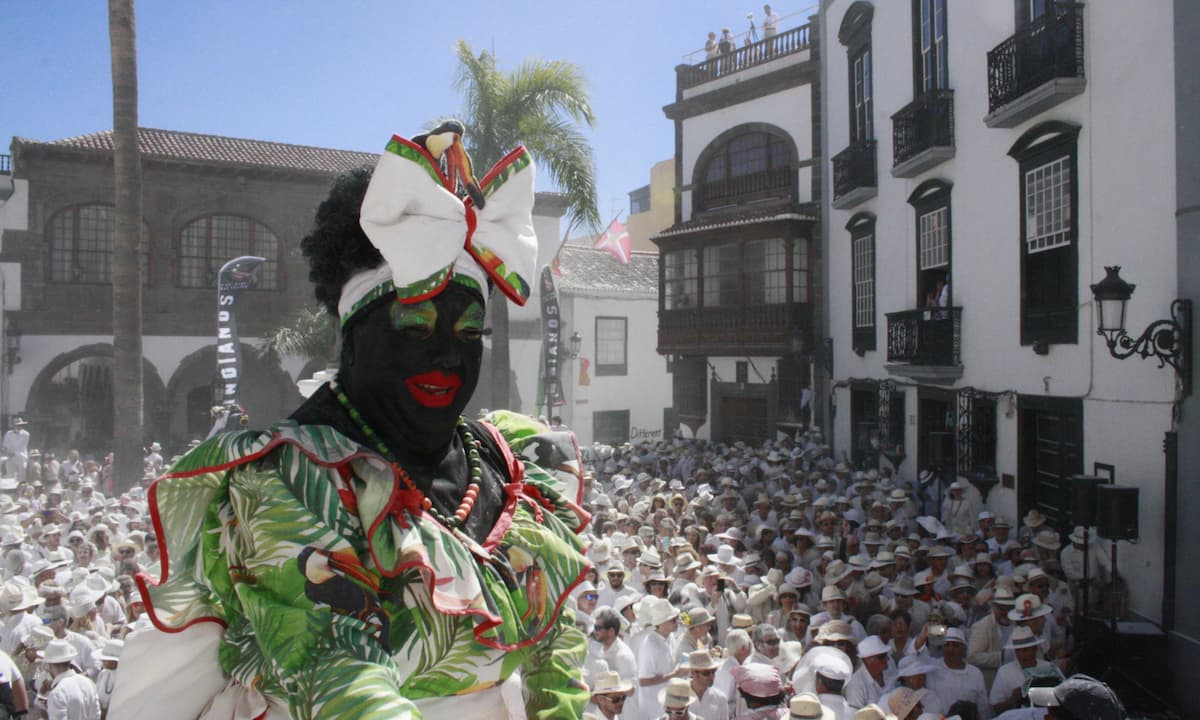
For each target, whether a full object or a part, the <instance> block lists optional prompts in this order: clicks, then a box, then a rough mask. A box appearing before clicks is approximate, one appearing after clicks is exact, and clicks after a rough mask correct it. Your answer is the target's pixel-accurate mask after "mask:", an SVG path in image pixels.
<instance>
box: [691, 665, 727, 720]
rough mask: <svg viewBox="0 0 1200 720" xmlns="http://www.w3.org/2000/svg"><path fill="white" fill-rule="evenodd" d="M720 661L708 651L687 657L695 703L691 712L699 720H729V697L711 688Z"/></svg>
mask: <svg viewBox="0 0 1200 720" xmlns="http://www.w3.org/2000/svg"><path fill="white" fill-rule="evenodd" d="M719 667H721V661H720V660H718V659H717V658H715V657H713V656H712V653H710V652H709V651H708V650H695V651H693V652H692V653H690V654H689V655H688V657H687V668H688V671H689V672H690V674H691V678H690V680H691V686H692V692H693V693H694V694H695V695H696V702H695V703H694V704H693V705H692V707H691V711H692V712H693V713H694V714H695V715H696V717H699V718H700V719H701V720H729V696H728V695H726V694H725V693H723V692H721V691H720V690H719V689H717V688H715V687H713V682H714V681H715V680H716V676H717V668H719Z"/></svg>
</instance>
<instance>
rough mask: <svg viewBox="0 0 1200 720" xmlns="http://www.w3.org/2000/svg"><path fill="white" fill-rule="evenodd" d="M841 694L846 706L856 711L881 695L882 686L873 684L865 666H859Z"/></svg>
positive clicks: (873, 679)
mask: <svg viewBox="0 0 1200 720" xmlns="http://www.w3.org/2000/svg"><path fill="white" fill-rule="evenodd" d="M843 692H844V693H845V695H846V704H848V705H849V706H850V707H852V708H854V709H855V710H858V709H860V708H862V707H863V706H866V705H870V704H871V703H873V702H875V701H876V700H877V699H878V698H879V696H880V695H882V694H883V686H882V685H880V684H879V683H877V682H875V678H873V677H871V673H869V672H868V671H867V666H866V665H861V664H860V665H859V666H858V669H857V670H855V671H854V674H853V675H851V676H850V680H849V681H848V682H847V683H846V688H845V690H844V691H843Z"/></svg>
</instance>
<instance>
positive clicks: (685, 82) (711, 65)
mask: <svg viewBox="0 0 1200 720" xmlns="http://www.w3.org/2000/svg"><path fill="white" fill-rule="evenodd" d="M808 47H809V45H808V25H801V26H800V27H798V28H792V29H791V30H785V31H783V32H781V33H779V34H777V35H775V36H774V37H769V38H766V39H764V40H759V41H758V42H756V43H750V44H749V45H747V46H745V47H742V48H738V49H737V50H734V51H733V52H731V53H726V54H724V55H718V56H717V57H715V58H709V59H708V60H705V61H704V62H700V63H696V64H695V65H683V66H680V68H679V75H678V77H677V80H678V83H679V90H681V91H682V90H687V89H688V88H693V87H696V86H697V85H701V84H703V83H706V82H708V81H709V80H716V79H717V78H719V77H724V76H726V75H732V74H733V73H736V72H741V71H742V70H746V69H748V68H752V67H754V66H755V65H762V64H763V63H765V62H769V61H771V60H777V59H779V58H781V57H784V56H786V55H792V54H795V53H798V52H801V51H802V50H807V49H808Z"/></svg>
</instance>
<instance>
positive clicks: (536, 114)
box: [455, 41, 600, 230]
mask: <svg viewBox="0 0 1200 720" xmlns="http://www.w3.org/2000/svg"><path fill="white" fill-rule="evenodd" d="M456 55H457V57H458V62H459V67H458V73H457V76H456V78H455V88H456V89H457V90H458V91H459V93H460V95H461V98H462V102H463V107H462V116H461V118H460V119H461V120H462V121H463V123H464V124H465V125H466V126H467V136H466V138H465V142H466V143H467V148H468V150H469V151H470V152H471V156H472V158H474V160H475V165H476V167H477V168H478V169H479V171H480V173H482V172H485V171H486V170H487V168H489V167H491V166H492V165H493V164H494V163H496V161H498V160H499V159H500V158H502V157H503V156H504V154H505V153H506V152H508V151H509V150H511V149H512V148H513V147H514V146H515V145H516V144H517V143H524V144H525V145H526V146H528V147H529V149H530V150H531V151H533V153H534V155H535V156H536V159H537V161H538V163H539V164H540V165H541V166H542V167H543V168H545V169H546V170H547V172H548V173H549V177H550V179H551V180H552V181H553V182H554V184H555V185H557V186H558V187H559V188H560V189H561V190H562V191H563V193H565V194H566V196H567V200H568V202H569V203H570V209H569V210H568V217H569V220H570V221H571V222H572V223H574V224H579V225H583V226H586V227H588V228H589V229H593V230H594V229H596V228H597V227H599V224H600V213H599V211H598V210H597V207H596V181H595V165H594V163H593V161H592V151H591V146H590V145H589V143H588V141H587V139H586V137H584V135H583V133H582V132H581V130H580V127H581V126H584V125H586V126H587V127H593V126H594V125H595V123H596V116H595V113H594V112H593V110H592V106H591V99H590V91H589V88H588V83H587V80H586V79H585V78H584V76H583V72H582V71H581V70H580V69H579V67H578V66H576V65H574V64H572V63H568V62H564V61H561V60H543V59H538V58H533V59H529V60H526V61H525V62H523V63H522V64H521V65H520V66H519V67H518V68H517V69H516V70H514V71H513V72H511V73H504V72H502V71H501V70H500V69H499V68H498V67H497V66H496V59H495V57H494V56H493V55H492V54H491V53H489V52H487V51H482V52H480V53H479V54H478V55H476V54H475V52H474V51H473V50H472V49H471V47H470V46H469V45H468V44H467V43H466V42H464V41H459V43H458V46H457V48H456Z"/></svg>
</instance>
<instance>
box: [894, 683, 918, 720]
mask: <svg viewBox="0 0 1200 720" xmlns="http://www.w3.org/2000/svg"><path fill="white" fill-rule="evenodd" d="M925 693H926V690H925V689H924V688H921V689H920V690H913V689H912V688H906V687H901V688H896V689H895V690H893V691H891V692H890V693H888V694H887V695H886V696H885V697H886V698H887V706H888V709H889V710H891V711H892V714H894V715H895V716H896V717H898V718H903V717H908V714H909V713H911V712H912V711H913V708H915V707H916V706H917V704H918V703H920V702H921V699H922V698H924V697H925Z"/></svg>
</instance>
